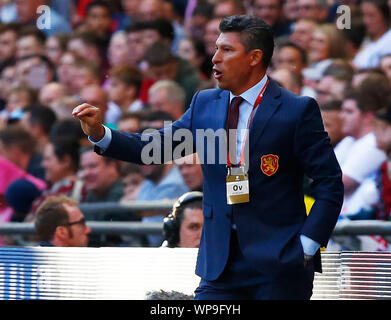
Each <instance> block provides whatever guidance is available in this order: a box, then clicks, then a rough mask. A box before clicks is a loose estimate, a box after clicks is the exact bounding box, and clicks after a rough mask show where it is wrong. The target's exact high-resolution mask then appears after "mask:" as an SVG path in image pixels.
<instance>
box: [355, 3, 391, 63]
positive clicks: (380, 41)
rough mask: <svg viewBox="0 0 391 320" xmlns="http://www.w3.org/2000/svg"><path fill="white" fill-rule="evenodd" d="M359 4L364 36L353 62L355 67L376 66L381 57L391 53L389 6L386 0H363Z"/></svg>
mask: <svg viewBox="0 0 391 320" xmlns="http://www.w3.org/2000/svg"><path fill="white" fill-rule="evenodd" d="M360 6H361V12H362V17H363V21H364V24H365V28H366V37H365V39H364V41H363V43H362V44H361V48H360V50H359V52H358V53H357V55H356V56H355V57H354V60H353V63H354V65H355V66H356V67H357V68H376V67H378V66H379V63H380V59H381V57H382V56H384V55H386V54H389V53H391V29H390V12H389V8H388V6H387V1H386V0H364V1H362V3H361V5H360Z"/></svg>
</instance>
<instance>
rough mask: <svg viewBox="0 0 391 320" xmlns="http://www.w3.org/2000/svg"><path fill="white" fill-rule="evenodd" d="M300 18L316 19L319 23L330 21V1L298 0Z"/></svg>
mask: <svg viewBox="0 0 391 320" xmlns="http://www.w3.org/2000/svg"><path fill="white" fill-rule="evenodd" d="M298 3H299V4H298V6H299V18H300V19H314V20H315V21H316V22H317V23H325V22H328V21H327V18H328V15H329V8H328V3H327V1H326V0H298Z"/></svg>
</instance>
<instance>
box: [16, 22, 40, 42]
mask: <svg viewBox="0 0 391 320" xmlns="http://www.w3.org/2000/svg"><path fill="white" fill-rule="evenodd" d="M18 36H19V39H20V38H23V37H29V36H33V37H34V38H35V39H36V40H37V41H38V42H39V43H40V44H41V45H45V42H46V34H45V33H44V32H43V31H42V30H39V29H37V28H36V27H33V26H25V27H23V28H22V29H20V31H19V35H18Z"/></svg>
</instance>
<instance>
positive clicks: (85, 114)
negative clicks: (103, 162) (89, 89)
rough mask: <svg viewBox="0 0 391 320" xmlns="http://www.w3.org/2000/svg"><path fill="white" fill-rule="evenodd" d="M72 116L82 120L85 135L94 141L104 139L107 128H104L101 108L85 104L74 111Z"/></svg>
mask: <svg viewBox="0 0 391 320" xmlns="http://www.w3.org/2000/svg"><path fill="white" fill-rule="evenodd" d="M72 115H73V117H74V118H77V119H79V120H80V123H81V127H82V129H83V131H84V133H85V134H86V135H87V136H90V137H91V138H92V140H94V141H99V140H101V139H102V138H103V137H104V135H105V128H104V127H103V117H102V112H101V111H100V109H99V108H97V107H94V106H92V105H90V104H88V103H83V104H81V105H78V106H77V107H76V108H75V109H73V111H72Z"/></svg>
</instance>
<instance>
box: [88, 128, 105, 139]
mask: <svg viewBox="0 0 391 320" xmlns="http://www.w3.org/2000/svg"><path fill="white" fill-rule="evenodd" d="M105 133H106V131H105V128H104V127H103V126H100V129H99V130H96V132H94V133H92V134H91V135H90V137H91V139H92V140H93V141H95V142H98V141H100V140H102V139H103V137H104V136H105Z"/></svg>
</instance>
